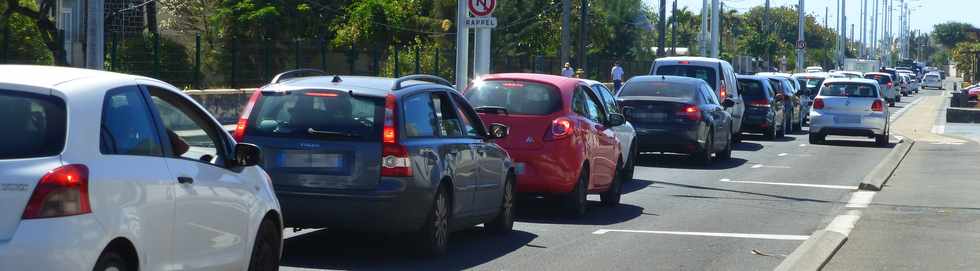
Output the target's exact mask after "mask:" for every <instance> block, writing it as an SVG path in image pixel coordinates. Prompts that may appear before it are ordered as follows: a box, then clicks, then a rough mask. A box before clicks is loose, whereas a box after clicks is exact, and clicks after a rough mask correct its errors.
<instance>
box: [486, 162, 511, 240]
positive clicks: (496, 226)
mask: <svg viewBox="0 0 980 271" xmlns="http://www.w3.org/2000/svg"><path fill="white" fill-rule="evenodd" d="M502 198H503V199H502V203H501V204H500V212H499V213H497V217H495V218H494V219H493V220H490V222H487V223H486V224H485V225H484V226H485V227H484V228H486V229H487V231H489V232H491V233H494V234H504V233H509V232H511V231H512V230H513V229H514V203H515V202H516V200H515V198H516V194H515V193H514V178H513V177H511V176H508V177H507V180H506V181H504V195H503V197H502Z"/></svg>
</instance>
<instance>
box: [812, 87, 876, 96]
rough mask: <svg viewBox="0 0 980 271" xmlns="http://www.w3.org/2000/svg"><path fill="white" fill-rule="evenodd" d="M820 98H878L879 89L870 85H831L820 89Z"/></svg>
mask: <svg viewBox="0 0 980 271" xmlns="http://www.w3.org/2000/svg"><path fill="white" fill-rule="evenodd" d="M820 96H832V97H858V98H877V97H878V89H877V88H875V86H873V85H869V84H855V83H831V84H828V85H826V86H824V87H823V88H822V89H820Z"/></svg>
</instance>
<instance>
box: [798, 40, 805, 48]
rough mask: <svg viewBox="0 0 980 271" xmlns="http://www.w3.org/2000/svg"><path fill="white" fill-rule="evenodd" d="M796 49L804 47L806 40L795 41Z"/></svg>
mask: <svg viewBox="0 0 980 271" xmlns="http://www.w3.org/2000/svg"><path fill="white" fill-rule="evenodd" d="M796 49H806V41H802V40H798V41H796Z"/></svg>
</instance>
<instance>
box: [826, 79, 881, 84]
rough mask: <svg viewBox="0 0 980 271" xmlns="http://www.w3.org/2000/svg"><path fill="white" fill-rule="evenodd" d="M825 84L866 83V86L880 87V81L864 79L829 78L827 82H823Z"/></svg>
mask: <svg viewBox="0 0 980 271" xmlns="http://www.w3.org/2000/svg"><path fill="white" fill-rule="evenodd" d="M823 83H824V84H833V83H865V84H873V85H878V81H875V80H871V79H864V78H827V80H825V81H823Z"/></svg>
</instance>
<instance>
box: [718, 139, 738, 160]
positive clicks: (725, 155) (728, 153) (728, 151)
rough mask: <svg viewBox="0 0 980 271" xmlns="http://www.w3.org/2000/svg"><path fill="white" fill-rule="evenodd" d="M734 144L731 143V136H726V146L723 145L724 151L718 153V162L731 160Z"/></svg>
mask: <svg viewBox="0 0 980 271" xmlns="http://www.w3.org/2000/svg"><path fill="white" fill-rule="evenodd" d="M733 145H735V143H734V142H733V141H732V135H731V134H728V144H726V145H725V150H723V151H721V152H719V153H718V159H719V160H728V159H732V147H733Z"/></svg>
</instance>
